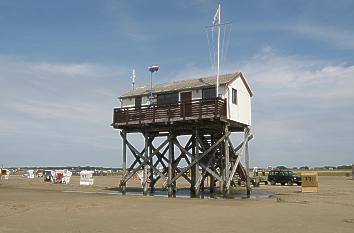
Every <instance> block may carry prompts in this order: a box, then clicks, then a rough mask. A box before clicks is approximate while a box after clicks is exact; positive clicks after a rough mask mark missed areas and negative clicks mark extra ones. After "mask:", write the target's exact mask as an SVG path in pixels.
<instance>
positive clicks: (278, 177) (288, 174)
mask: <svg viewBox="0 0 354 233" xmlns="http://www.w3.org/2000/svg"><path fill="white" fill-rule="evenodd" d="M268 182H269V183H270V184H272V185H275V184H277V183H280V184H281V185H285V184H288V185H293V184H297V185H301V176H297V175H295V174H294V173H293V172H292V171H289V170H272V171H270V172H269V174H268Z"/></svg>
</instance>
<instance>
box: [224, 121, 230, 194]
mask: <svg viewBox="0 0 354 233" xmlns="http://www.w3.org/2000/svg"><path fill="white" fill-rule="evenodd" d="M228 132H229V126H228V125H225V132H224V133H225V134H228ZM228 138H229V137H227V138H226V139H225V142H224V146H225V147H224V153H225V171H224V176H223V178H224V179H223V180H224V184H223V185H224V194H228V193H229V191H230V189H229V188H227V187H226V183H227V179H228V178H229V175H230V155H229V150H230V148H229V147H230V146H229V140H228Z"/></svg>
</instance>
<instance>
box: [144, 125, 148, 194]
mask: <svg viewBox="0 0 354 233" xmlns="http://www.w3.org/2000/svg"><path fill="white" fill-rule="evenodd" d="M144 137H145V160H147V159H148V158H149V137H148V135H147V133H146V130H145V134H144ZM148 166H149V165H148V163H146V164H145V165H144V180H143V194H144V195H147V191H148V182H147V179H148V171H149V170H148Z"/></svg>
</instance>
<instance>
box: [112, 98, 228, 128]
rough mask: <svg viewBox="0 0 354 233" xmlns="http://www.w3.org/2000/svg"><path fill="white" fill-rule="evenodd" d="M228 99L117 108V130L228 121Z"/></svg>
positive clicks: (115, 122)
mask: <svg viewBox="0 0 354 233" xmlns="http://www.w3.org/2000/svg"><path fill="white" fill-rule="evenodd" d="M226 115H227V108H226V99H221V98H215V99H211V100H203V99H198V100H192V101H188V102H186V101H183V102H178V103H176V104H171V105H157V104H153V105H143V106H141V107H139V108H136V107H126V108H115V109H114V112H113V124H112V126H113V127H115V128H120V126H126V125H138V124H154V123H168V122H173V121H185V120H198V119H226Z"/></svg>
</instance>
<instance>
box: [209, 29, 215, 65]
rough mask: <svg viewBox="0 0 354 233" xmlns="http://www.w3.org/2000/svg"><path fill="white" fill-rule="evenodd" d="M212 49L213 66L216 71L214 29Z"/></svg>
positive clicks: (212, 30) (212, 32)
mask: <svg viewBox="0 0 354 233" xmlns="http://www.w3.org/2000/svg"><path fill="white" fill-rule="evenodd" d="M210 31H211V48H212V50H211V51H212V56H213V66H212V69H216V59H215V45H214V44H215V43H214V28H211V30H210Z"/></svg>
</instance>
